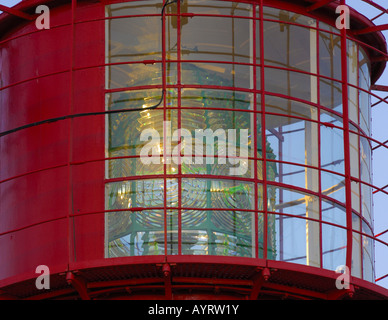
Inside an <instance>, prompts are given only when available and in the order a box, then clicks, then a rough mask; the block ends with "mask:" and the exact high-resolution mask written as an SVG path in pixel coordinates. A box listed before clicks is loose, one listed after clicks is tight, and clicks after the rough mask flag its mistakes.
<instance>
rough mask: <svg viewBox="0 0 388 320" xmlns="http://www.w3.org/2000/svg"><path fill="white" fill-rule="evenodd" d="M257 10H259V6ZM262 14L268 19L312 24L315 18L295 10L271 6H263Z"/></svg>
mask: <svg viewBox="0 0 388 320" xmlns="http://www.w3.org/2000/svg"><path fill="white" fill-rule="evenodd" d="M257 10H258V11H259V8H258V9H257ZM263 16H264V19H268V20H280V21H285V22H291V23H297V24H303V25H312V24H314V23H315V20H314V19H313V18H310V17H307V16H303V15H301V14H298V13H295V12H291V11H286V10H281V9H277V8H272V7H263Z"/></svg>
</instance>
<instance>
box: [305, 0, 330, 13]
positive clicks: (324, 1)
mask: <svg viewBox="0 0 388 320" xmlns="http://www.w3.org/2000/svg"><path fill="white" fill-rule="evenodd" d="M333 1H334V0H320V1H318V2H317V3H314V4H312V5H310V6H308V7H307V8H306V11H307V12H311V11H314V10H317V9H319V8H321V7H324V6H325V5H327V4H329V3H331V2H333Z"/></svg>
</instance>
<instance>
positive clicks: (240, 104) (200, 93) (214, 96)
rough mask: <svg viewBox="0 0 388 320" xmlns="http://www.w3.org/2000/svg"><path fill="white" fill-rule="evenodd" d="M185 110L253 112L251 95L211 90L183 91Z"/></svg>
mask: <svg viewBox="0 0 388 320" xmlns="http://www.w3.org/2000/svg"><path fill="white" fill-rule="evenodd" d="M181 99H182V102H181V105H182V107H183V108H193V107H197V108H220V109H221V108H222V109H241V110H253V96H252V94H251V93H246V92H239V91H227V90H211V89H201V90H200V89H183V90H182V97H181Z"/></svg>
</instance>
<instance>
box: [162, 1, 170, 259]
mask: <svg viewBox="0 0 388 320" xmlns="http://www.w3.org/2000/svg"><path fill="white" fill-rule="evenodd" d="M167 1H168V0H165V2H167ZM165 12H166V10H163V12H162V17H161V19H162V87H163V88H162V90H163V93H162V94H163V121H166V120H167V119H166V118H167V114H166V34H165V32H166V24H165ZM166 137H167V132H166V126H163V158H162V159H164V161H163V185H164V188H163V198H164V201H163V208H164V210H163V211H164V255H165V257H166V258H167V179H166V174H167V171H166V170H167V164H166V163H167V161H166V160H167V157H168V156H169V155H167V154H166Z"/></svg>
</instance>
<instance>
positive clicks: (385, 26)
mask: <svg viewBox="0 0 388 320" xmlns="http://www.w3.org/2000/svg"><path fill="white" fill-rule="evenodd" d="M385 30H388V24H382V25H380V26H374V27H369V28H365V29H361V30H356V31H354V32H353V34H355V35H360V34H367V33H372V32H377V31H385Z"/></svg>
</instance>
